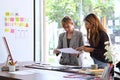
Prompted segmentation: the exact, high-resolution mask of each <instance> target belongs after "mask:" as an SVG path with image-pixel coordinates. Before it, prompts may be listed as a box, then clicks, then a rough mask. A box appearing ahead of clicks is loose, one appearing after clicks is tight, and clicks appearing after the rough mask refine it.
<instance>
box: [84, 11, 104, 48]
mask: <svg viewBox="0 0 120 80" xmlns="http://www.w3.org/2000/svg"><path fill="white" fill-rule="evenodd" d="M84 21H87V22H89V23H90V24H91V25H92V29H88V28H86V29H87V39H88V41H89V43H90V44H93V45H94V46H97V45H98V43H99V41H100V33H99V32H100V31H104V32H106V29H105V28H104V27H103V25H102V24H101V22H100V20H99V19H98V17H97V16H96V15H95V14H93V13H90V14H89V15H87V16H86V17H85V18H84Z"/></svg>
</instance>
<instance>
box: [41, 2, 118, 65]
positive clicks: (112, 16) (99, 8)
mask: <svg viewBox="0 0 120 80" xmlns="http://www.w3.org/2000/svg"><path fill="white" fill-rule="evenodd" d="M119 4H120V2H119V0H69V1H68V0H52V1H51V0H46V1H45V23H46V24H45V26H44V27H45V28H46V29H45V34H44V36H45V37H46V41H45V42H46V43H45V45H46V47H45V48H46V53H43V54H45V56H46V62H49V63H55V62H56V63H58V60H59V59H58V58H56V56H55V55H54V54H53V49H55V48H56V47H57V42H58V35H59V34H60V33H61V32H63V31H64V30H63V29H62V27H61V19H62V18H63V17H64V16H65V15H70V16H71V17H72V19H73V20H74V22H75V29H78V30H80V31H82V32H83V34H84V40H85V42H86V41H87V39H86V34H85V29H84V25H83V24H82V22H83V18H84V16H86V15H87V14H89V13H91V12H94V13H95V14H97V15H98V16H99V18H100V20H101V22H102V24H103V25H104V26H105V27H106V28H107V30H108V34H109V36H110V39H111V42H112V43H113V44H119V45H120V34H119V33H120V14H119V13H120V10H118V7H119Z"/></svg>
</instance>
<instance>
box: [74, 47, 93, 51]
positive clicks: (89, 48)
mask: <svg viewBox="0 0 120 80" xmlns="http://www.w3.org/2000/svg"><path fill="white" fill-rule="evenodd" d="M76 50H79V51H82V50H83V51H85V52H93V50H94V48H91V47H85V46H81V47H78V48H76Z"/></svg>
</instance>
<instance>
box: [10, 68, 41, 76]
mask: <svg viewBox="0 0 120 80" xmlns="http://www.w3.org/2000/svg"><path fill="white" fill-rule="evenodd" d="M39 72H40V71H39V70H37V69H30V70H23V71H15V72H9V73H11V74H16V75H29V74H35V73H39Z"/></svg>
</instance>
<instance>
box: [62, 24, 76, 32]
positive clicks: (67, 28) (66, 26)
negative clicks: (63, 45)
mask: <svg viewBox="0 0 120 80" xmlns="http://www.w3.org/2000/svg"><path fill="white" fill-rule="evenodd" d="M63 28H64V30H65V31H66V32H73V30H74V25H73V24H72V23H66V24H64V26H63Z"/></svg>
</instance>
